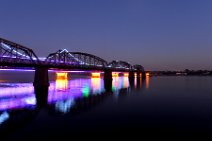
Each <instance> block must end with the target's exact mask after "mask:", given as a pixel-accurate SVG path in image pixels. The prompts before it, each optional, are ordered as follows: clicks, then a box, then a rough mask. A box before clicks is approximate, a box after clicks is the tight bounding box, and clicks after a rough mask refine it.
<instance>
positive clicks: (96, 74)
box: [91, 72, 101, 78]
mask: <svg viewBox="0 0 212 141" xmlns="http://www.w3.org/2000/svg"><path fill="white" fill-rule="evenodd" d="M100 76H101V74H100V73H99V72H92V73H91V77H92V78H99V77H100Z"/></svg>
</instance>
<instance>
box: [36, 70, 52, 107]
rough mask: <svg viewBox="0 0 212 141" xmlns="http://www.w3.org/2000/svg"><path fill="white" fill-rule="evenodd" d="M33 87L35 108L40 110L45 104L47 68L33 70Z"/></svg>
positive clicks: (47, 87) (47, 82)
mask: <svg viewBox="0 0 212 141" xmlns="http://www.w3.org/2000/svg"><path fill="white" fill-rule="evenodd" d="M33 86H34V92H35V97H36V101H37V107H38V108H40V107H43V106H45V105H46V104H47V99H48V89H49V76H48V68H44V67H37V68H35V76H34V83H33Z"/></svg>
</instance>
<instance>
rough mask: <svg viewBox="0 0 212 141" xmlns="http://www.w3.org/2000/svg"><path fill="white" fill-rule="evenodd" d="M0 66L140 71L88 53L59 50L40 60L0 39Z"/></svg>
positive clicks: (15, 44) (119, 62)
mask: <svg viewBox="0 0 212 141" xmlns="http://www.w3.org/2000/svg"><path fill="white" fill-rule="evenodd" d="M0 66H1V67H26V68H36V67H46V68H48V69H77V70H79V69H80V70H100V71H104V70H112V71H123V72H129V71H140V72H144V67H143V66H141V65H132V64H130V63H128V62H126V61H118V60H114V61H112V62H107V61H106V60H104V59H102V58H100V57H98V56H95V55H92V54H88V53H82V52H69V51H68V50H66V49H60V50H58V51H56V52H55V53H50V54H49V55H48V56H47V57H46V58H44V59H43V58H42V59H40V58H39V57H38V56H37V55H36V54H35V53H34V51H33V50H32V49H30V48H28V47H25V46H23V45H20V44H17V43H14V42H12V41H9V40H6V39H3V38H0Z"/></svg>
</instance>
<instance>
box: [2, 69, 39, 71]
mask: <svg viewBox="0 0 212 141" xmlns="http://www.w3.org/2000/svg"><path fill="white" fill-rule="evenodd" d="M0 71H35V70H33V69H0Z"/></svg>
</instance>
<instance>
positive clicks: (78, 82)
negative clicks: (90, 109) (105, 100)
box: [0, 76, 129, 112]
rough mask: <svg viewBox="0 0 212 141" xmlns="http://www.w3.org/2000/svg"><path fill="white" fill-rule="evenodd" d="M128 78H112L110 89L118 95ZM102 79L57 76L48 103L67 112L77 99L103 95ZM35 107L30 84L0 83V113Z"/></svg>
mask: <svg viewBox="0 0 212 141" xmlns="http://www.w3.org/2000/svg"><path fill="white" fill-rule="evenodd" d="M128 87H129V82H128V77H124V76H123V77H114V78H113V84H112V89H113V92H114V93H118V90H119V89H121V88H128ZM104 92H105V89H104V81H103V78H100V77H94V78H77V79H71V80H68V77H61V76H59V77H58V76H57V78H56V81H52V82H51V83H50V86H49V94H48V103H49V104H55V105H56V107H57V108H58V107H59V108H58V109H59V110H60V111H61V110H62V108H61V107H63V108H64V109H63V111H64V112H65V111H68V109H69V108H70V107H71V106H73V105H74V101H75V100H76V99H78V98H86V97H89V96H90V95H99V94H101V93H104ZM35 105H36V99H35V95H34V87H33V84H32V83H0V111H6V110H9V109H20V108H27V107H30V108H32V107H33V106H34V107H35Z"/></svg>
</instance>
